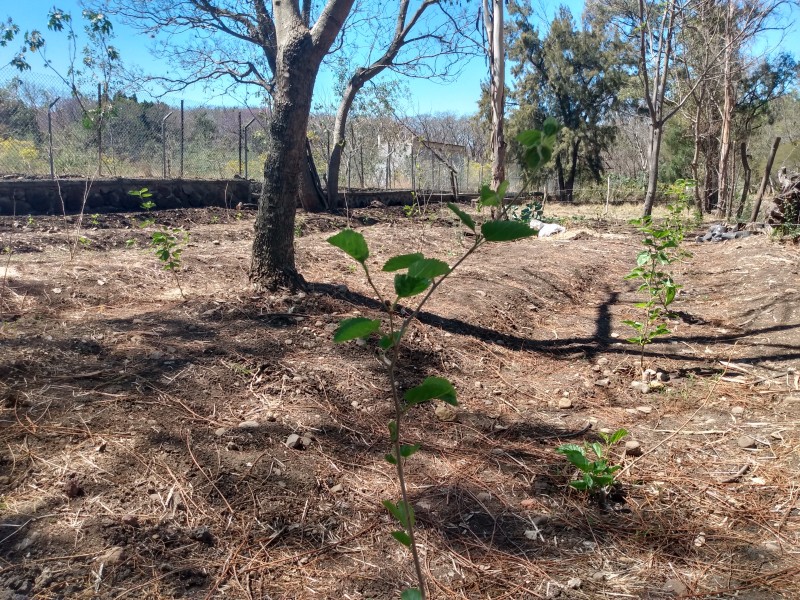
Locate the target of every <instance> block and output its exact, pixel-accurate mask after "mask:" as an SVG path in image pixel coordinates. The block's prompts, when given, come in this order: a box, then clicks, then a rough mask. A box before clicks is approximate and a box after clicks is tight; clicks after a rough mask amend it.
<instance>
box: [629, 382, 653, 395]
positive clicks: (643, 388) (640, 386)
mask: <svg viewBox="0 0 800 600" xmlns="http://www.w3.org/2000/svg"><path fill="white" fill-rule="evenodd" d="M631 387H632V388H633V389H635V390H639V391H640V392H642V393H643V394H646V393H648V392H649V391H650V386H649V385H648V384H646V383H645V382H644V381H638V380H636V381H632V382H631Z"/></svg>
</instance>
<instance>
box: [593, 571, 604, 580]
mask: <svg viewBox="0 0 800 600" xmlns="http://www.w3.org/2000/svg"><path fill="white" fill-rule="evenodd" d="M605 580H606V574H605V573H603V572H602V571H597V572H596V573H592V581H605Z"/></svg>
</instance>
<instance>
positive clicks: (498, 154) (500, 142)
mask: <svg viewBox="0 0 800 600" xmlns="http://www.w3.org/2000/svg"><path fill="white" fill-rule="evenodd" d="M491 3H492V18H491V26H490V27H488V26H487V28H486V29H487V33H489V40H490V43H489V69H490V73H491V85H490V91H491V97H492V189H494V190H496V189H497V188H498V187H500V184H501V183H502V182H503V181H505V178H506V140H505V136H504V134H503V117H504V116H505V96H506V83H505V73H506V66H505V65H506V61H505V45H504V42H505V40H504V37H503V36H504V35H505V31H504V27H503V20H504V14H503V10H504V6H503V0H491ZM484 12H487V11H486V2H485V1H484ZM485 18H486V19H488V16H485ZM487 23H488V21H487ZM500 200H501V201H502V198H501V199H500ZM497 213H498V211H496V210H495V208H494V207H492V217H493V218H494V217H496V215H497Z"/></svg>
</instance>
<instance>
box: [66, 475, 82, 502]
mask: <svg viewBox="0 0 800 600" xmlns="http://www.w3.org/2000/svg"><path fill="white" fill-rule="evenodd" d="M85 493H86V492H85V490H84V489H83V486H82V485H81V484H80V483H79V482H78V481H77V480H76V479H75V478H74V477H70V478H69V479H67V480H66V481H65V482H64V495H65V496H66V497H67V498H77V497H78V496H83V495H84V494H85Z"/></svg>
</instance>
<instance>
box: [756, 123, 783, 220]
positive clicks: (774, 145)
mask: <svg viewBox="0 0 800 600" xmlns="http://www.w3.org/2000/svg"><path fill="white" fill-rule="evenodd" d="M780 143H781V138H779V137H776V138H775V141H774V142H772V149H771V150H770V152H769V158H768V159H767V166H766V167H764V178H763V179H762V180H761V186H760V187H759V188H758V196H756V202H755V204H753V212H752V213H751V214H750V222H751V223H755V222H756V219H757V218H758V211H759V210H761V200H762V198H764V192H766V191H767V184H768V183H769V174H770V173H771V172H772V163H773V162H775V154H776V153H777V152H778V146H779V145H780Z"/></svg>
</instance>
